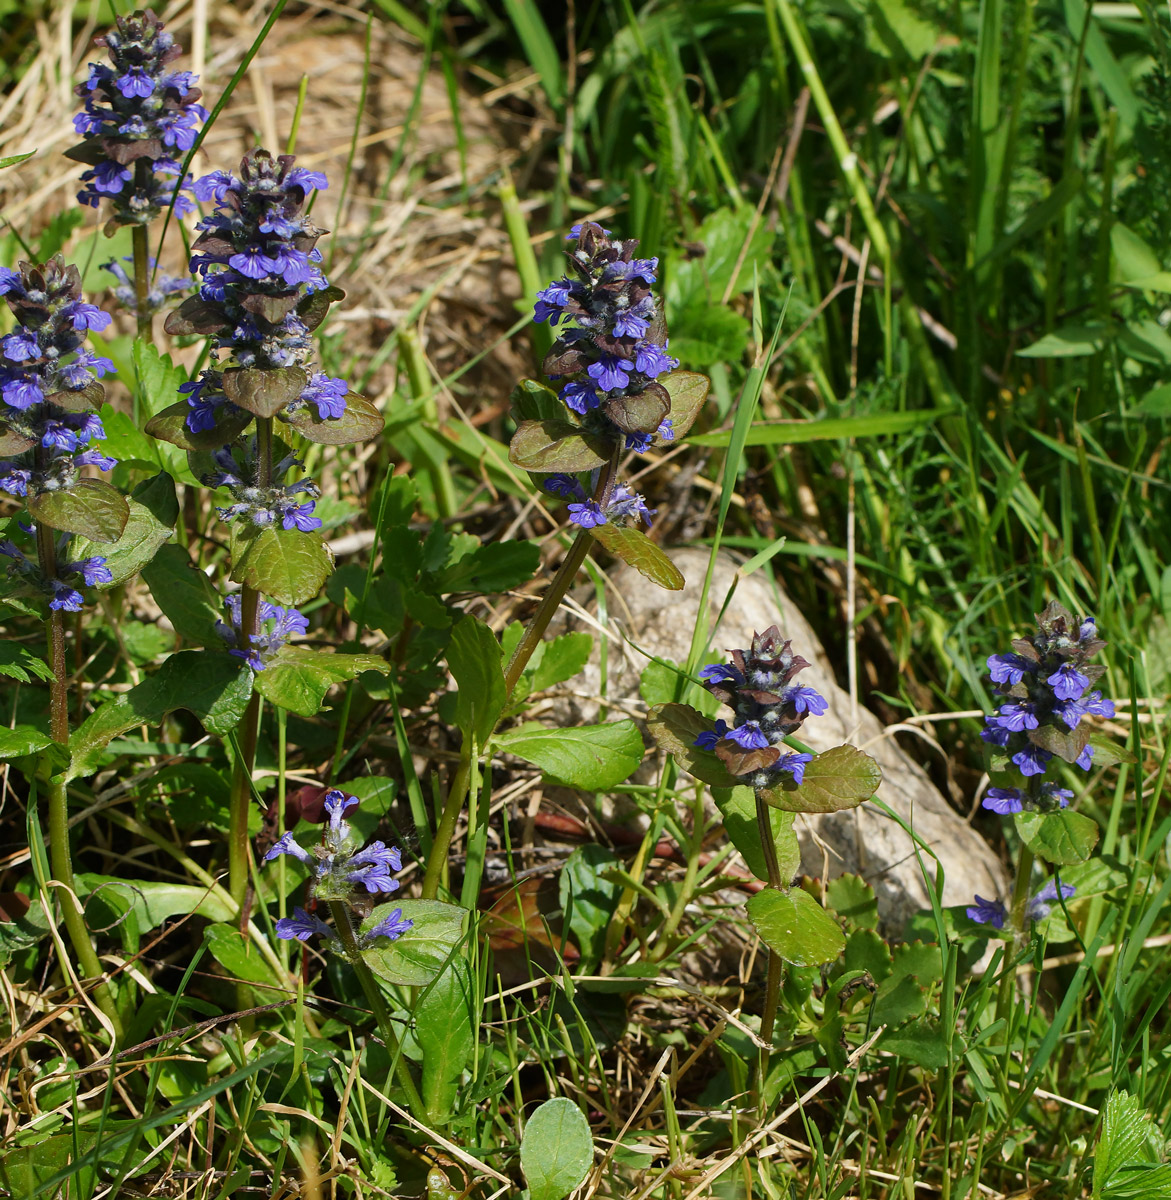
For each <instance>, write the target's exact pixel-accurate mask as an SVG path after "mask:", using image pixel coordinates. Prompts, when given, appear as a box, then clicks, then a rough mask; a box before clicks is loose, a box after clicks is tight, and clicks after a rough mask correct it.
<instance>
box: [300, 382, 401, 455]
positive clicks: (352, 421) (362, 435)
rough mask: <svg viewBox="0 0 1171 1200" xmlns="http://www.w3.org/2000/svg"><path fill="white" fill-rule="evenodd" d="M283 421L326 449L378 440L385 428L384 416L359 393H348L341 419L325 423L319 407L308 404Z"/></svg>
mask: <svg viewBox="0 0 1171 1200" xmlns="http://www.w3.org/2000/svg"><path fill="white" fill-rule="evenodd" d="M282 420H285V421H287V422H288V423H289V424H290V425H291V426H292V427H293V428H294V429H295V430H296V431H297V432H298V433H299V434H300V435H301V436H302V437H303V438H306V439H307V440H308V441H310V442H317V443H319V444H320V445H323V446H348V445H349V444H350V443H351V442H365V441H368V440H369V439H370V438H374V437H378V436H379V434H381V433H382V430H383V426H384V425H385V422H384V421H383V419H382V413H380V412H379V411H378V409H377V408H376V407H375V406H374V405H373V404H372V403H371V402H370V401H369V400H367V399H366V397H365V396H359V395H358V394H357V393H356V392H347V393H346V408H345V412H343V413H342V415H341V416H340V417H328V418H326V419H325V420H323V419H322V418H321V417H319V416H318V415H317V407H316V406H315V405H313V404H306V405H305V406H304V407H303V408H300V409H298V410H297V411H296V412H295V413H293V414H292V415H291V416H290V415H288V414H285V416H284V417H283V418H282Z"/></svg>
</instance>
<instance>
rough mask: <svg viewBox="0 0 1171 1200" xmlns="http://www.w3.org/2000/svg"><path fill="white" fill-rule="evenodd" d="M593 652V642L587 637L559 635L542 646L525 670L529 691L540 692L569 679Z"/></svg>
mask: <svg viewBox="0 0 1171 1200" xmlns="http://www.w3.org/2000/svg"><path fill="white" fill-rule="evenodd" d="M593 648H594V639H593V636H592V635H591V634H588V633H563V634H561V635H560V636H559V637H555V638H553V639H552V640H551V641H548V642H542V643H541V646H540V648H539V649H538V652H537V653H536V654H534V655H533V657H532V659H530V660H529V665H528V667H526V668H525V674H526V675H529V676H530V683H531V689H532V691H534V692H541V691H544V690H545V688H550V687H554V686H556V685H557V684H559V683H564V682H565V681H566V680H567V679H572V678H573V677H574V676H575V675H577V674H578V673H579V672H580V671H581V670H582V668H583V667H585V665H586V663H587V662H589V660H590V653H591V652H592V651H593Z"/></svg>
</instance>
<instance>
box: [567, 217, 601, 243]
mask: <svg viewBox="0 0 1171 1200" xmlns="http://www.w3.org/2000/svg"><path fill="white" fill-rule="evenodd" d="M587 224H590V222H588V221H583V222H582V223H581V224H579V225H571V226H570V227H569V232H568V233H567V234H566V235H565V240H566V241H567V242H570V241H576V240H577V239H578V238H580V237H581V231H582V229H583V228H584V227H585V226H586V225H587ZM598 228H599V229H602V227H601V225H599V226H598ZM602 232H603V233H604V234H605V235H606V237H609V236H610V231H609V230H608V229H602Z"/></svg>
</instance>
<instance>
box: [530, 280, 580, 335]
mask: <svg viewBox="0 0 1171 1200" xmlns="http://www.w3.org/2000/svg"><path fill="white" fill-rule="evenodd" d="M572 295H573V284H572V283H571V282H570V281H569V280H568V279H561V280H558V281H557V282H555V283H551V284H549V286H548V287H547V288H545V289H543V290H542V291H539V292H538V293H537V303H536V305H535V306H534V308H533V320H534V321H536V322H538V323H540V322H541V321H548V322H549V324H550V325H556V324H557V322H558V321H560V320H561V318H562V317H563V316H564V315H565V314H564V313H563V312H562V310H563V309H564V308H565V306H566V305H567V304H568V303H569V301H570V299H571V297H572Z"/></svg>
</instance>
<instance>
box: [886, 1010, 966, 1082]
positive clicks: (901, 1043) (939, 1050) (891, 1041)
mask: <svg viewBox="0 0 1171 1200" xmlns="http://www.w3.org/2000/svg"><path fill="white" fill-rule="evenodd" d="M957 1036H958V1035H957ZM878 1045H879V1047H880V1048H881V1049H883V1050H885V1051H887V1052H888V1053H890V1054H897V1055H898V1056H899V1058H905V1059H907V1060H908V1061H909V1062H913V1063H914V1064H915V1065H916V1066H920V1067H922V1068H923V1069H924V1070H925V1071H941V1070H943V1068H944V1067H946V1066H947V1060H948V1046H947V1033H946V1031H945V1030H944V1029H942V1028H941V1026H940V1024H939V1022H938V1021H936V1020H933V1019H932V1018H930V1017H920V1018H919V1019H918V1020H915V1021H911V1022H910V1023H909V1024H907V1025H903V1026H901V1027H900V1028H899V1029H888V1030H887V1031H886V1033H884V1034H883V1035H882V1039H881V1040H880V1041H879V1043H878Z"/></svg>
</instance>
